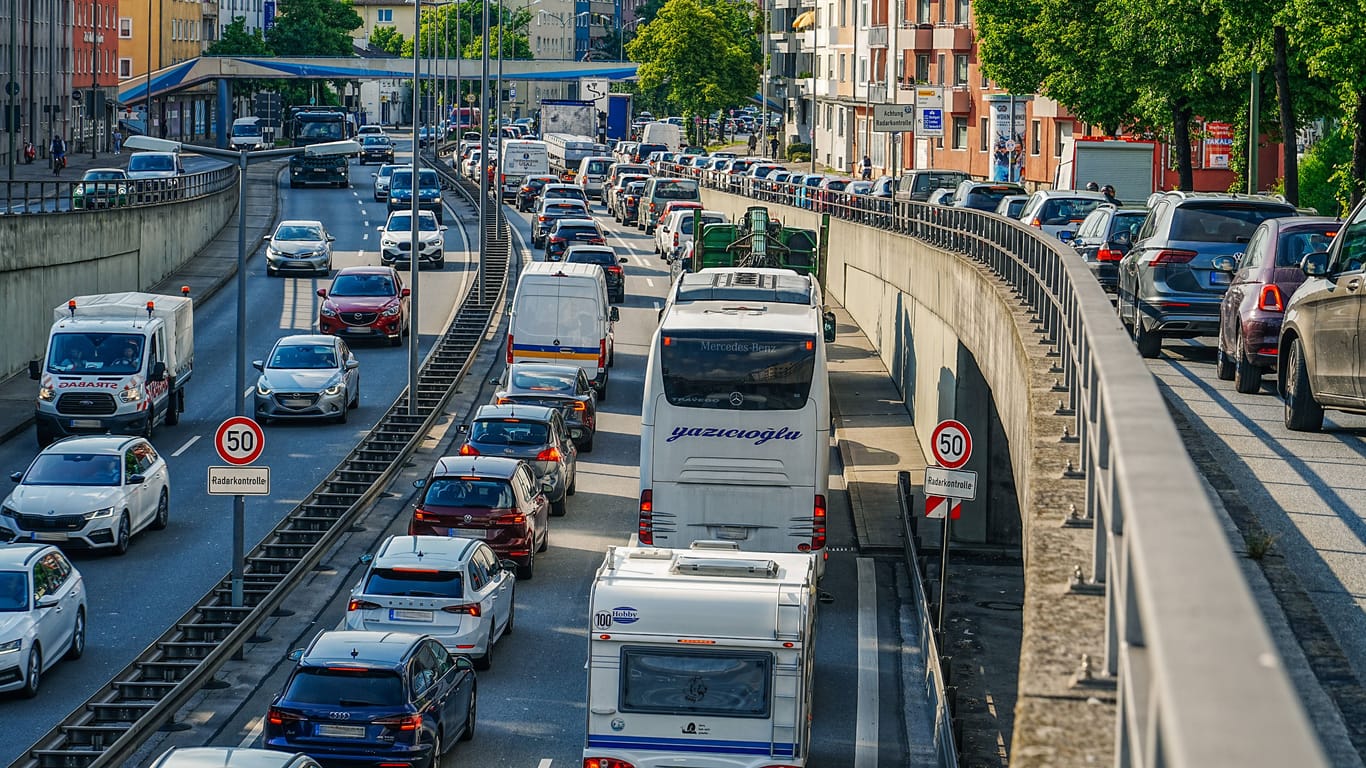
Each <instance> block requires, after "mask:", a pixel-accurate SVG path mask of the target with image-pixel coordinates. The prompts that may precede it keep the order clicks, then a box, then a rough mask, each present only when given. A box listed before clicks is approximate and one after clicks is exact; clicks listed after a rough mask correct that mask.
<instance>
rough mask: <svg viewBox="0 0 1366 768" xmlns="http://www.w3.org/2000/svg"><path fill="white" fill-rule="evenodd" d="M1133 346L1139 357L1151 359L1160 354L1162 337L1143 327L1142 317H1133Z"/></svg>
mask: <svg viewBox="0 0 1366 768" xmlns="http://www.w3.org/2000/svg"><path fill="white" fill-rule="evenodd" d="M1134 346H1136V347H1138V355H1139V357H1142V358H1146V359H1149V360H1151V359H1153V358H1155V357H1158V356H1160V355H1161V354H1162V337H1161V336H1158V335H1157V334H1155V333H1153V332H1152V331H1149V330H1147V329H1145V328H1144V327H1143V318H1141V317H1135V318H1134Z"/></svg>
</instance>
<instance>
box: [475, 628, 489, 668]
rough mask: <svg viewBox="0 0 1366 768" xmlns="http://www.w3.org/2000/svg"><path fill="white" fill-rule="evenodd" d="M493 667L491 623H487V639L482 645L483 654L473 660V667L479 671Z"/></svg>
mask: <svg viewBox="0 0 1366 768" xmlns="http://www.w3.org/2000/svg"><path fill="white" fill-rule="evenodd" d="M492 667H493V623H492V622H490V623H489V641H488V645H486V646H484V655H483V656H480V657H478V658H476V659H475V660H474V668H475V669H477V670H480V671H481V672H482V671H483V670H486V669H490V668H492Z"/></svg>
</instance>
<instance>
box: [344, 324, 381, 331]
mask: <svg viewBox="0 0 1366 768" xmlns="http://www.w3.org/2000/svg"><path fill="white" fill-rule="evenodd" d="M373 331H374V329H373V328H371V327H370V326H368V325H351V326H347V328H346V332H347V333H371V332H373Z"/></svg>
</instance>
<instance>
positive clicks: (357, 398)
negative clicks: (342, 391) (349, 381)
mask: <svg viewBox="0 0 1366 768" xmlns="http://www.w3.org/2000/svg"><path fill="white" fill-rule="evenodd" d="M349 407H350V408H351V410H353V411H354V410H356V409H357V408H359V407H360V381H357V382H356V396H355V397H353V398H351V405H350V406H349Z"/></svg>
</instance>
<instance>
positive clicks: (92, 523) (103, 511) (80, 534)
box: [0, 435, 171, 555]
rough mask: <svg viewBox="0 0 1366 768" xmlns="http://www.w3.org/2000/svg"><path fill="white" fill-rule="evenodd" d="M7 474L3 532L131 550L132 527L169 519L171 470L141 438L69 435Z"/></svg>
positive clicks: (8, 536) (12, 537)
mask: <svg viewBox="0 0 1366 768" xmlns="http://www.w3.org/2000/svg"><path fill="white" fill-rule="evenodd" d="M10 479H11V480H13V481H14V482H16V483H18V484H19V487H18V488H16V489H14V491H13V492H12V493H10V495H9V497H8V498H6V499H5V503H4V504H3V505H0V540H5V541H41V542H48V543H53V544H68V545H73V546H80V547H90V548H92V549H106V548H108V549H112V550H113V551H114V554H116V555H122V554H123V553H125V552H127V551H128V542H129V540H130V539H131V538H132V537H133V534H135V533H137V532H139V531H141V530H142V529H144V528H152V529H154V530H161V529H162V528H165V527H166V524H167V522H168V521H169V519H170V509H171V507H170V504H171V473H170V470H168V469H167V467H166V460H165V459H163V458H162V457H161V455H160V454H158V453H157V452H156V449H154V448H153V447H152V444H151V443H149V442H147V440H146V438H142V437H128V436H124V435H97V436H90V437H68V438H66V439H65V440H59V441H57V442H55V443H53V444H52V445H49V446H48V447H47V448H44V449H43V452H42V453H40V454H38V456H37V457H36V458H34V460H33V463H32V464H30V465H29V467H28V469H27V470H25V471H23V472H15V473H13V474H11V475H10Z"/></svg>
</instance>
